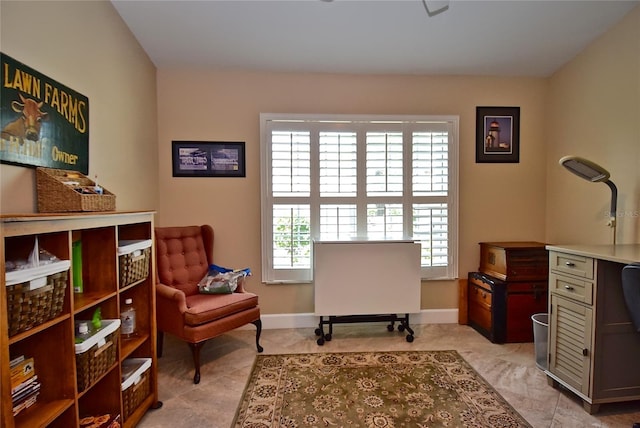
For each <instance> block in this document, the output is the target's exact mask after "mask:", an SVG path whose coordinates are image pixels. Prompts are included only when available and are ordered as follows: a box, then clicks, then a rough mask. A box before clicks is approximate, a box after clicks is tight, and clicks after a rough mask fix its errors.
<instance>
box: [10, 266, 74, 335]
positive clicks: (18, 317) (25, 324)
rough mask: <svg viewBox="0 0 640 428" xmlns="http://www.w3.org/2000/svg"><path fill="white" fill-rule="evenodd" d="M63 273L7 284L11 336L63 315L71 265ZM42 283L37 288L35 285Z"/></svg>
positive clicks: (65, 267)
mask: <svg viewBox="0 0 640 428" xmlns="http://www.w3.org/2000/svg"><path fill="white" fill-rule="evenodd" d="M63 268H64V269H65V270H63V271H62V272H56V273H52V274H50V275H43V276H41V277H40V278H36V279H34V280H27V281H24V282H19V283H17V284H11V283H10V281H7V288H6V291H7V317H8V321H9V336H14V335H16V334H18V333H21V332H23V331H26V330H29V329H31V328H33V327H36V326H38V325H40V324H42V323H44V322H46V321H49V320H51V319H53V318H55V317H57V316H58V315H60V314H61V313H62V309H63V307H64V296H65V292H66V290H67V277H68V270H69V267H68V262H67V263H66V264H64V265H63ZM37 281H42V283H41V284H40V286H38V287H37V288H34V286H33V283H35V282H37Z"/></svg>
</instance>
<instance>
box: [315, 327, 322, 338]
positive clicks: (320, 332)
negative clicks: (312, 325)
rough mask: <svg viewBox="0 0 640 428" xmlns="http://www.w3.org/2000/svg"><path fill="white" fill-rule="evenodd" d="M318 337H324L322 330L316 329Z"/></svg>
mask: <svg viewBox="0 0 640 428" xmlns="http://www.w3.org/2000/svg"><path fill="white" fill-rule="evenodd" d="M316 336H322V330H320V329H319V328H316Z"/></svg>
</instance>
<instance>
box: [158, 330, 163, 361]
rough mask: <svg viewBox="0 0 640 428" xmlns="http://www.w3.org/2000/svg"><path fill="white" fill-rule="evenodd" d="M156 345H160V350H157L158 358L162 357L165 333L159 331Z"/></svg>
mask: <svg viewBox="0 0 640 428" xmlns="http://www.w3.org/2000/svg"><path fill="white" fill-rule="evenodd" d="M156 344H157V345H158V349H157V353H158V358H160V357H162V346H163V345H164V332H163V331H160V330H158V337H157V342H156Z"/></svg>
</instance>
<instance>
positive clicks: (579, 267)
mask: <svg viewBox="0 0 640 428" xmlns="http://www.w3.org/2000/svg"><path fill="white" fill-rule="evenodd" d="M549 269H550V270H551V271H558V272H564V273H568V274H570V275H575V276H579V277H582V278H587V279H593V259H592V258H591V257H583V256H578V255H576V254H567V253H559V252H557V251H551V252H550V253H549Z"/></svg>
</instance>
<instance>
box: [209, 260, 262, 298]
mask: <svg viewBox="0 0 640 428" xmlns="http://www.w3.org/2000/svg"><path fill="white" fill-rule="evenodd" d="M249 275H251V270H250V269H249V268H246V269H239V270H233V269H228V268H225V267H222V266H217V265H210V266H209V271H208V272H207V274H206V275H205V276H204V278H202V279H201V280H200V282H199V283H198V290H199V291H200V293H202V294H231V293H233V292H234V291H236V289H237V288H238V281H239V280H240V279H241V278H244V277H245V276H249Z"/></svg>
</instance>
